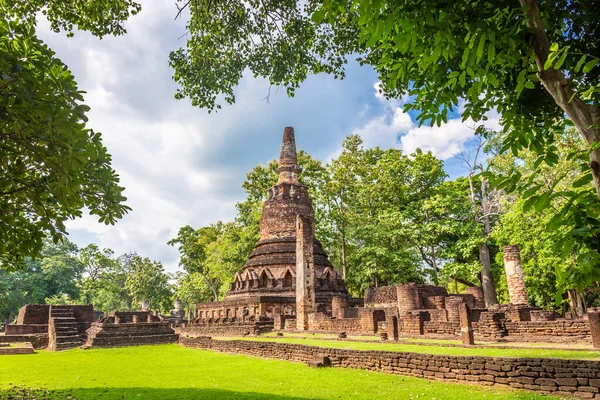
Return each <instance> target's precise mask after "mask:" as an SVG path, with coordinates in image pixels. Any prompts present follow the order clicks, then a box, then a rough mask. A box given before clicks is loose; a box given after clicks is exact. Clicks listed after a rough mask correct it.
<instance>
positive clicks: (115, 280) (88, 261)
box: [79, 244, 136, 313]
mask: <svg viewBox="0 0 600 400" xmlns="http://www.w3.org/2000/svg"><path fill="white" fill-rule="evenodd" d="M135 256H136V254H135V253H133V255H131V253H130V254H125V255H122V256H120V257H119V258H118V259H115V258H114V252H113V251H112V250H110V249H103V250H100V249H99V248H98V246H97V245H95V244H90V245H88V246H86V247H84V248H83V249H81V250H80V251H79V259H80V261H81V263H82V264H83V265H84V268H85V277H84V278H83V279H82V281H81V283H80V287H81V299H80V301H82V302H83V303H85V304H93V306H94V309H96V310H100V311H103V312H104V313H109V312H111V311H121V310H129V309H130V308H131V307H132V304H133V303H132V298H131V294H130V293H129V292H128V290H127V288H126V286H125V284H126V281H127V277H128V276H129V274H130V273H131V272H132V271H131V266H130V261H131V259H132V258H133V257H135Z"/></svg>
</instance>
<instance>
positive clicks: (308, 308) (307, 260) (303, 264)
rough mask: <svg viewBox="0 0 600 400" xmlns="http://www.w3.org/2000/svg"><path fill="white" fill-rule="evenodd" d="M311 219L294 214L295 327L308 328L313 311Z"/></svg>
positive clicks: (312, 238) (312, 233)
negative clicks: (309, 317)
mask: <svg viewBox="0 0 600 400" xmlns="http://www.w3.org/2000/svg"><path fill="white" fill-rule="evenodd" d="M314 237H315V226H314V224H313V221H312V220H311V219H310V218H308V217H304V216H301V215H297V216H296V329H297V330H299V331H305V330H308V329H309V324H308V314H309V313H311V312H314V311H315V271H314V267H315V260H314V254H313V241H314Z"/></svg>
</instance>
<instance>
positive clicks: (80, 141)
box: [0, 0, 139, 269]
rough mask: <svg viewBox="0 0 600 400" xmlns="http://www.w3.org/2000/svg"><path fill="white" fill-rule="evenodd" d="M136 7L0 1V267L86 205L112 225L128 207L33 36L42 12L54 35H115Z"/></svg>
mask: <svg viewBox="0 0 600 400" xmlns="http://www.w3.org/2000/svg"><path fill="white" fill-rule="evenodd" d="M138 10H139V5H137V4H136V3H134V2H132V1H130V0H126V1H115V0H104V1H96V2H78V4H73V3H72V2H69V1H64V0H63V1H44V0H34V1H27V2H23V1H14V0H1V1H0V13H1V14H2V17H1V18H0V160H1V161H0V176H1V178H0V208H1V209H2V210H3V212H2V213H1V214H0V261H1V262H2V265H3V266H4V268H10V269H17V268H24V267H25V264H24V259H25V257H27V256H29V257H35V256H37V254H38V253H39V251H40V249H41V248H42V242H43V239H44V237H45V236H46V235H51V236H52V239H53V240H54V241H55V242H56V241H58V240H62V239H64V236H65V235H66V231H65V226H64V222H65V221H66V220H67V219H71V218H76V217H79V216H81V215H82V211H81V210H82V209H84V208H86V209H87V210H88V211H89V212H90V214H92V215H97V216H98V218H99V221H100V222H103V223H106V224H114V223H115V222H116V221H117V220H118V219H120V218H121V217H122V216H123V215H124V214H125V213H126V212H127V210H129V207H127V206H125V205H124V204H123V202H124V201H125V200H126V198H125V197H124V196H123V195H122V192H123V188H122V187H121V186H119V177H118V175H117V174H116V172H115V171H114V170H113V169H112V167H111V157H110V155H109V154H108V153H107V150H106V148H105V147H104V146H103V145H102V141H101V135H100V133H99V132H94V131H92V130H90V129H87V128H86V126H85V123H86V122H87V117H86V112H87V111H88V110H89V107H88V106H86V105H85V104H83V103H82V102H83V96H82V93H83V92H81V91H80V90H78V88H77V85H76V83H75V81H74V79H73V75H72V74H71V72H70V71H69V70H68V68H67V67H66V65H64V64H63V63H62V62H61V61H60V60H59V59H58V58H56V57H55V56H54V53H53V52H52V51H51V50H50V49H49V48H48V46H46V45H45V44H44V43H43V42H42V41H41V40H40V39H38V38H37V36H36V33H35V29H34V26H35V25H36V18H37V17H38V15H39V14H38V13H39V12H41V13H42V14H44V15H45V16H46V17H47V18H48V19H49V21H50V23H51V27H52V29H53V30H55V31H59V30H66V31H69V32H71V31H72V29H73V27H74V26H76V27H78V28H79V29H83V30H88V31H90V32H91V33H92V34H94V35H97V36H99V37H102V36H104V35H107V34H121V33H124V32H125V30H124V28H123V25H122V24H123V21H124V20H125V19H126V18H127V17H128V16H129V14H135V13H136V12H137V11H138Z"/></svg>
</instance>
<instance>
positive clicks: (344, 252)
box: [342, 232, 346, 281]
mask: <svg viewBox="0 0 600 400" xmlns="http://www.w3.org/2000/svg"><path fill="white" fill-rule="evenodd" d="M342 278H343V279H344V281H345V280H346V234H345V233H344V232H342Z"/></svg>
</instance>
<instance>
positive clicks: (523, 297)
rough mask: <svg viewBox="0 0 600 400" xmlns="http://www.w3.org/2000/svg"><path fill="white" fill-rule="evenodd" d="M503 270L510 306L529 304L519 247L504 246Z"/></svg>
mask: <svg viewBox="0 0 600 400" xmlns="http://www.w3.org/2000/svg"><path fill="white" fill-rule="evenodd" d="M503 251H504V270H505V271H506V285H507V286H508V296H509V297H510V302H511V304H529V299H528V298H527V288H526V287H525V277H524V276H523V267H522V266H521V252H520V250H519V245H510V246H504V248H503Z"/></svg>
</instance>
